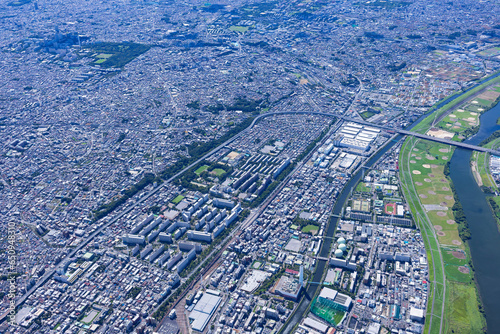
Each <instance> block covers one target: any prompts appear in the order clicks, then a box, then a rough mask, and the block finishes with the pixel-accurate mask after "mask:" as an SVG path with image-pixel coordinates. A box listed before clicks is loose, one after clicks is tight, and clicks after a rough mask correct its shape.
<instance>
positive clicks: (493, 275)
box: [450, 104, 500, 333]
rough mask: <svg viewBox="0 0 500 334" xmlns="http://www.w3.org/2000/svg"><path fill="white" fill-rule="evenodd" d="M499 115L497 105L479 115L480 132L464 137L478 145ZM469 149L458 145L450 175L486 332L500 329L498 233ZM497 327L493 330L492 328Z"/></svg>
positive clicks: (499, 249)
mask: <svg viewBox="0 0 500 334" xmlns="http://www.w3.org/2000/svg"><path fill="white" fill-rule="evenodd" d="M499 117H500V104H497V105H496V106H495V107H493V108H491V109H490V110H488V111H487V112H485V113H484V114H483V115H481V117H480V120H481V123H480V129H479V132H478V133H477V134H476V135H475V136H473V137H471V138H470V139H468V140H466V141H465V142H466V143H468V144H476V145H477V144H479V143H480V142H481V141H483V140H484V139H486V138H488V136H489V135H490V134H492V133H493V132H495V131H497V130H500V126H499V125H497V124H496V121H497V119H498V118H499ZM471 155H472V151H470V150H466V149H461V148H457V149H456V150H455V152H454V154H453V157H452V158H451V162H450V178H451V180H452V181H453V184H454V185H455V189H456V191H457V195H458V199H459V200H460V203H462V207H463V209H464V213H465V217H466V218H467V222H468V224H469V229H470V231H471V235H472V237H471V239H470V240H469V247H470V250H471V256H472V262H473V265H474V269H475V271H476V272H475V278H476V281H477V283H478V286H479V293H480V295H481V299H482V301H483V305H484V309H485V312H486V323H487V326H488V332H489V333H497V332H498V331H499V328H500V317H499V316H498V313H499V311H500V233H499V232H498V227H497V222H496V220H495V217H494V216H493V213H492V212H491V209H490V206H489V204H488V202H487V199H486V195H485V194H484V193H483V192H482V191H481V189H480V188H479V186H478V185H477V183H476V180H475V179H474V175H473V174H472V171H471V168H470V158H471ZM495 328H496V330H495Z"/></svg>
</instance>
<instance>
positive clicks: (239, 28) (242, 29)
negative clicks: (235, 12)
mask: <svg viewBox="0 0 500 334" xmlns="http://www.w3.org/2000/svg"><path fill="white" fill-rule="evenodd" d="M248 29H249V27H243V26H230V27H229V30H231V31H237V32H242V33H245V32H247V31H248Z"/></svg>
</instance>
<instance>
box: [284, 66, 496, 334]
mask: <svg viewBox="0 0 500 334" xmlns="http://www.w3.org/2000/svg"><path fill="white" fill-rule="evenodd" d="M499 75H500V73H497V74H495V75H494V76H492V77H489V78H488V79H484V80H481V81H480V82H478V83H477V85H480V84H482V83H484V82H485V81H488V80H490V79H492V78H495V77H497V76H499ZM477 85H475V86H473V87H471V88H469V89H467V90H466V91H465V92H464V93H466V92H468V91H469V90H471V89H473V88H475V87H476V86H477ZM461 95H462V94H460V95H456V96H452V97H449V98H448V99H446V100H444V101H442V102H441V103H439V104H438V105H437V106H436V108H435V110H437V109H439V108H441V107H442V106H444V105H445V104H447V103H448V102H451V101H452V100H454V99H456V98H458V97H459V96H461ZM428 115H429V113H427V114H424V115H422V116H421V117H420V118H419V119H418V120H416V121H415V122H414V123H413V124H412V125H411V126H410V127H408V128H407V130H410V129H411V128H413V126H415V125H417V124H418V123H420V121H422V120H423V119H424V118H426V117H427V116H428ZM495 115H496V116H495ZM499 116H500V104H498V105H497V106H496V107H494V108H492V109H490V110H489V111H488V112H486V113H484V114H483V115H482V116H481V126H480V129H479V132H478V133H477V135H476V136H474V137H473V138H471V139H470V140H468V141H466V142H467V143H471V144H474V143H476V141H475V140H477V143H479V142H481V141H482V140H483V139H484V138H487V137H488V136H489V135H490V134H491V133H492V132H494V131H496V130H497V129H500V126H497V125H496V120H497V118H498V117H499ZM495 117H496V118H495ZM402 137H403V136H401V135H398V136H396V138H395V140H393V141H391V142H389V143H388V144H387V145H386V146H385V147H383V148H382V149H381V150H380V151H379V152H378V153H377V154H376V155H374V156H373V157H371V158H370V159H369V160H368V161H367V162H366V164H365V166H366V167H371V166H373V165H374V164H375V163H376V162H377V161H378V159H380V158H381V157H382V156H383V155H384V154H385V153H386V152H387V151H389V150H390V149H391V148H392V147H393V146H394V145H395V144H396V143H397V142H398V141H399V140H400V139H401V138H402ZM476 138H477V139H476ZM471 153H472V151H467V150H463V149H457V150H456V151H455V153H454V155H453V157H452V159H451V162H450V164H451V166H450V174H451V175H450V176H451V178H452V180H453V182H454V183H455V187H456V189H457V192H458V193H462V196H467V189H471V187H474V186H475V188H474V189H477V190H478V191H479V192H480V194H476V195H475V197H473V198H474V200H475V201H477V200H478V199H481V200H482V204H484V205H485V206H482V208H481V209H480V210H481V214H480V215H479V216H482V218H477V217H475V218H474V219H479V220H481V219H489V220H493V221H490V222H489V223H488V226H490V227H491V228H490V229H489V231H488V232H486V231H485V232H484V234H485V237H487V236H489V237H493V239H492V240H486V239H483V238H480V237H479V235H476V236H475V235H474V233H475V230H476V228H474V227H473V226H472V225H474V223H472V221H471V220H470V218H469V215H467V212H468V210H467V208H468V207H469V206H468V205H467V208H466V205H465V203H463V204H464V205H463V208H464V211H465V214H466V217H467V220H468V221H469V225H470V230H471V233H472V234H473V238H472V239H471V240H470V241H471V242H470V248H471V253H472V259H473V261H474V268H476V274H478V276H479V275H482V273H483V272H484V273H485V274H484V277H481V280H479V279H478V284H479V286H480V293H481V298H483V295H484V293H483V291H485V293H490V292H491V298H489V299H491V300H490V301H489V302H488V305H487V302H486V300H485V298H483V303H484V305H485V310H486V321H487V324H488V328H500V317H497V319H495V320H494V319H491V318H492V317H494V315H493V314H492V312H495V311H499V310H500V284H495V277H497V278H498V277H500V236H499V235H498V230H497V229H496V222H495V221H494V217H493V216H492V214H491V210H490V209H489V206H488V203H487V202H486V199H485V196H484V194H483V193H482V191H481V190H480V189H479V187H478V186H477V183H475V180H474V177H473V176H472V172H471V170H470V167H469V166H470V165H469V160H470V155H471ZM462 154H463V155H464V156H462V157H460V156H461V155H462ZM457 157H459V158H458V159H460V161H462V163H460V161H458V165H457ZM464 166H465V167H466V168H463V167H464ZM457 167H458V168H457ZM452 168H453V170H451V169H452ZM456 169H458V170H462V169H463V170H462V172H461V173H457V172H456V171H455V170H456ZM454 171H455V172H454ZM467 173H468V175H469V179H470V178H472V182H473V183H474V184H473V185H471V184H469V185H465V184H462V183H461V181H460V180H459V179H462V178H463V179H464V180H467V177H466V176H465V174H467ZM453 175H455V179H454V176H453ZM361 176H362V173H361V172H358V173H356V174H355V175H353V176H352V178H351V179H350V180H349V181H348V182H347V184H346V185H345V187H344V189H343V191H342V192H341V194H340V195H339V197H338V198H337V201H336V202H335V205H334V208H333V212H332V213H333V214H334V215H340V213H341V212H342V207H343V206H344V203H345V202H346V201H347V199H348V198H349V195H350V190H351V188H353V187H355V186H356V184H357V183H358V182H359V180H360V179H361ZM457 177H458V179H457ZM469 181H470V180H469ZM456 183H459V184H460V185H459V187H460V189H462V191H459V190H458V188H459V187H458V186H457V184H456ZM462 185H465V188H462ZM464 189H465V190H464ZM464 192H465V193H464ZM459 198H460V201H467V199H466V198H464V199H462V197H460V194H459ZM477 208H479V207H477ZM471 217H472V216H471ZM337 223H338V218H335V217H334V218H332V220H331V221H330V224H329V226H328V229H327V231H326V236H327V237H330V238H324V239H323V244H322V245H321V250H320V252H319V254H318V256H320V257H329V255H330V254H329V251H330V248H331V244H332V241H333V239H331V237H333V235H334V234H335V228H336V227H337ZM493 229H494V231H493ZM479 230H481V228H480V227H479ZM477 234H479V233H477ZM474 238H475V239H474ZM474 242H477V246H478V247H477V248H479V247H480V246H481V244H483V243H486V244H488V245H491V247H492V248H489V247H487V249H488V250H491V253H489V254H488V255H485V254H482V253H488V252H484V250H483V251H482V252H481V251H480V250H477V251H476V250H475V248H476V247H473V244H475V243H474ZM475 245H476V244H475ZM473 248H474V249H473ZM485 248H486V247H485ZM493 248H494V249H493ZM476 257H479V258H481V259H489V260H484V261H481V260H479V259H478V260H477V261H478V262H480V263H481V264H479V265H476ZM495 257H496V258H497V260H496V261H494V259H495ZM492 258H493V259H492ZM489 261H492V265H493V263H494V266H495V268H485V267H483V264H484V265H485V266H486V265H487V263H488V262H489ZM326 266H327V262H326V261H324V260H318V262H317V265H316V268H315V271H314V273H313V277H312V280H311V281H312V282H321V278H322V276H323V273H324V271H325V267H326ZM479 268H482V269H479ZM480 270H482V271H480ZM486 272H488V273H486ZM493 272H494V273H493ZM482 282H484V283H482ZM319 288H320V285H318V284H309V285H308V286H307V288H306V291H305V297H304V298H303V299H302V300H301V302H300V303H299V305H298V307H297V310H296V311H295V313H294V315H293V317H292V319H291V320H290V321H289V322H287V324H286V327H285V328H284V329H283V331H282V333H284V334H288V333H291V331H292V329H293V328H294V327H295V325H296V324H297V323H299V322H300V321H301V319H302V318H303V316H304V315H305V313H306V311H308V307H309V304H310V302H311V299H312V297H313V296H314V295H315V294H316V292H317V290H318V289H319ZM495 298H496V301H495V300H494V299H495ZM495 325H496V326H495ZM490 326H493V327H490Z"/></svg>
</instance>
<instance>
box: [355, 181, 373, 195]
mask: <svg viewBox="0 0 500 334" xmlns="http://www.w3.org/2000/svg"><path fill="white" fill-rule="evenodd" d="M356 191H357V192H360V193H369V192H371V191H372V188H371V187H367V186H366V183H364V182H360V183H358V185H357V186H356Z"/></svg>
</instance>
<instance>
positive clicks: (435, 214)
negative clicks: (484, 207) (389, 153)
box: [399, 138, 485, 333]
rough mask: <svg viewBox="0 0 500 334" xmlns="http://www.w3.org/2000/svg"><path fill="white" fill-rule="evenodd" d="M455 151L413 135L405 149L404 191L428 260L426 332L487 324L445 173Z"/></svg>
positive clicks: (478, 327)
mask: <svg viewBox="0 0 500 334" xmlns="http://www.w3.org/2000/svg"><path fill="white" fill-rule="evenodd" d="M453 152H454V148H453V147H450V146H445V145H442V144H438V145H436V144H435V143H431V142H429V141H424V140H419V139H415V138H408V139H407V140H406V141H405V143H404V144H403V146H402V148H401V151H400V164H399V166H400V180H401V183H402V185H403V193H404V195H405V198H406V200H407V202H408V204H409V206H410V210H411V212H412V215H413V217H414V220H415V223H416V224H417V227H418V228H419V229H420V231H421V233H422V237H423V239H424V242H425V244H426V249H427V259H428V263H429V281H430V283H431V284H430V287H429V299H428V303H427V313H426V323H425V329H424V332H425V333H448V332H455V333H476V332H481V331H482V328H483V327H484V326H485V320H484V317H483V315H482V314H481V313H480V312H479V309H480V302H479V299H478V294H477V291H476V287H475V285H474V281H473V269H472V268H473V267H472V265H471V264H470V250H469V248H468V247H467V244H466V243H465V242H464V241H465V240H467V226H466V225H465V224H464V223H463V222H462V221H461V220H458V219H456V217H455V215H456V212H455V210H454V208H455V207H456V203H455V196H454V193H453V190H452V189H453V186H452V184H451V181H450V179H449V178H448V177H447V175H446V174H447V171H446V166H447V163H448V161H449V160H450V159H451V156H452V154H453ZM457 220H458V221H457ZM464 239H465V240H464Z"/></svg>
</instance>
